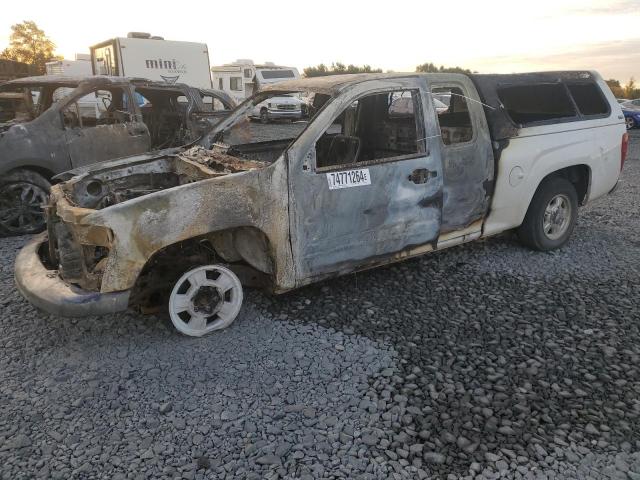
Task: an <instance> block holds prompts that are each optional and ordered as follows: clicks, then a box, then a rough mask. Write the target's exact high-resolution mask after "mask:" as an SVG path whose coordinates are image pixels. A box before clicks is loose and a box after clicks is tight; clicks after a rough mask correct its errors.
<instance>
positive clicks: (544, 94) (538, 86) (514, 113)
mask: <svg viewBox="0 0 640 480" xmlns="http://www.w3.org/2000/svg"><path fill="white" fill-rule="evenodd" d="M498 97H499V99H500V102H501V103H502V106H503V107H504V109H505V111H506V112H507V114H508V116H509V117H510V118H511V120H512V121H513V122H514V123H515V124H518V125H521V126H534V125H540V124H549V123H561V122H572V121H580V120H587V119H590V118H594V117H602V116H608V115H609V114H610V112H611V108H610V106H609V103H608V102H607V101H606V99H605V97H604V95H603V93H602V91H601V90H600V87H599V86H598V85H597V84H596V83H595V82H566V81H565V82H554V83H532V84H519V85H504V86H502V87H500V88H498Z"/></svg>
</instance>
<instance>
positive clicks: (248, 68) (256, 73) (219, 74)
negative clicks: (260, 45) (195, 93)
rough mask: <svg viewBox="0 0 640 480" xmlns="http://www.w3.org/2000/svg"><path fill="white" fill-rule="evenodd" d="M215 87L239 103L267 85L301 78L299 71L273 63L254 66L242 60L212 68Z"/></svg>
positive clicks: (248, 61)
mask: <svg viewBox="0 0 640 480" xmlns="http://www.w3.org/2000/svg"><path fill="white" fill-rule="evenodd" d="M211 75H212V81H213V85H214V86H215V87H216V88H217V89H218V90H222V91H224V92H227V93H228V94H229V95H231V96H232V97H233V98H234V99H235V100H236V101H237V102H238V103H241V102H242V101H244V100H245V99H247V98H249V97H250V96H251V95H253V94H254V93H256V92H258V91H260V90H261V89H262V88H264V87H265V86H267V85H271V84H273V83H277V82H282V81H285V80H294V79H297V78H300V73H298V69H297V68H294V67H284V66H280V65H275V64H274V63H272V62H265V63H264V64H254V63H253V60H247V59H240V60H236V61H235V62H233V63H229V64H226V65H218V66H214V67H211Z"/></svg>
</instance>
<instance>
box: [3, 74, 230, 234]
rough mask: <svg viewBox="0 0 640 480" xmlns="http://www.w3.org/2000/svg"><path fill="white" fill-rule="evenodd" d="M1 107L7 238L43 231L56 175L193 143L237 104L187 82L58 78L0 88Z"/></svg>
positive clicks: (34, 79) (23, 81)
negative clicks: (46, 209) (11, 235)
mask: <svg viewBox="0 0 640 480" xmlns="http://www.w3.org/2000/svg"><path fill="white" fill-rule="evenodd" d="M211 98H214V99H215V102H217V103H215V106H216V108H217V110H215V111H213V110H211V109H210V108H208V107H207V105H209V106H211V105H213V104H212V103H211V102H212V101H211ZM203 99H204V100H203ZM207 99H209V100H208V103H206V100H207ZM0 105H3V106H2V107H1V108H2V110H1V112H0V115H1V116H2V123H0V234H3V235H7V234H24V233H34V232H38V231H41V230H42V229H43V228H44V225H45V221H44V213H43V212H42V209H41V208H40V206H41V205H42V204H44V203H46V202H47V197H48V193H49V189H50V187H51V181H52V178H53V177H54V176H55V175H56V174H58V173H61V172H64V171H65V170H69V169H70V168H75V167H79V166H82V165H88V164H90V163H96V162H101V161H104V160H110V159H113V158H118V157H125V156H129V155H132V154H136V153H143V152H147V151H150V150H157V149H162V148H167V147H173V146H178V145H184V144H187V143H190V142H193V141H195V140H196V139H197V138H198V137H199V136H200V135H202V134H203V132H206V131H208V129H209V128H210V127H211V126H212V125H214V124H215V123H217V122H218V121H219V120H220V119H221V118H223V117H224V116H226V115H227V114H228V113H229V111H230V109H231V108H233V107H234V106H235V104H234V102H233V100H232V99H231V98H230V97H229V96H228V95H227V94H225V93H223V92H218V91H212V90H198V89H194V88H192V87H189V86H187V85H184V84H175V85H167V84H165V83H162V82H151V81H148V80H144V79H128V78H122V77H104V76H96V77H79V78H74V77H62V76H54V75H51V76H49V75H47V76H41V77H27V78H22V79H18V80H13V81H10V82H7V83H4V84H2V85H0Z"/></svg>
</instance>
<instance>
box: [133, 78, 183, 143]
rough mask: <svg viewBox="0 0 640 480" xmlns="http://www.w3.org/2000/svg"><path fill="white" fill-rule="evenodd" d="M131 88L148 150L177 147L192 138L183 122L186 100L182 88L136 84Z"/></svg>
mask: <svg viewBox="0 0 640 480" xmlns="http://www.w3.org/2000/svg"><path fill="white" fill-rule="evenodd" d="M135 91H136V95H135V98H136V102H137V103H138V105H139V107H140V111H141V112H142V121H143V122H144V123H145V125H146V126H147V128H148V129H149V134H150V136H151V148H152V149H161V148H170V147H178V146H181V145H185V144H186V143H189V142H190V141H192V140H194V138H193V134H192V132H191V130H190V129H189V126H188V124H187V115H188V113H189V111H188V110H189V106H190V103H189V101H188V100H186V97H185V94H184V92H183V91H182V90H179V89H175V90H174V89H168V88H154V87H136V88H135Z"/></svg>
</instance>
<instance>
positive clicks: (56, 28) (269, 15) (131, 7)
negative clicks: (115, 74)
mask: <svg viewBox="0 0 640 480" xmlns="http://www.w3.org/2000/svg"><path fill="white" fill-rule="evenodd" d="M11 5H12V6H11V8H5V9H3V12H2V17H1V18H0V48H3V47H4V46H6V44H7V43H8V42H9V34H10V27H11V25H12V24H14V23H17V22H21V21H23V20H34V21H35V22H36V23H37V24H38V25H39V26H40V28H42V29H44V31H45V32H46V33H47V35H49V37H50V38H51V39H52V40H53V41H54V42H55V43H56V45H57V51H58V53H59V54H62V55H64V56H65V58H69V59H73V57H74V54H75V53H76V52H78V53H88V49H89V46H90V45H93V44H95V43H98V42H101V41H103V40H106V39H108V38H112V37H116V36H126V34H127V32H129V31H142V32H150V33H151V34H153V35H161V36H164V37H165V38H166V39H168V40H189V41H195V42H205V43H207V44H208V45H209V53H210V56H211V59H210V60H211V65H219V64H223V63H228V62H231V61H233V60H235V59H238V58H250V59H253V60H254V61H256V62H264V61H272V62H275V63H277V64H281V65H288V66H295V67H298V68H299V69H300V70H301V71H302V68H304V67H306V66H309V65H316V64H318V63H325V64H330V63H331V62H333V61H340V62H343V63H345V64H349V63H355V64H369V65H371V66H372V67H379V68H382V69H384V70H395V71H414V69H415V66H416V65H418V64H420V63H424V62H434V63H436V64H438V65H439V64H444V65H448V66H455V65H459V66H461V67H466V68H471V69H473V70H478V71H480V72H483V73H489V72H496V73H508V72H522V71H530V70H541V69H546V70H548V69H596V70H598V71H600V72H601V73H602V74H603V75H604V76H605V77H606V78H611V77H613V78H617V79H620V80H622V82H623V83H626V81H627V80H628V78H629V77H631V76H632V75H633V76H635V78H636V80H640V0H601V1H592V0H566V1H564V0H534V1H530V2H521V1H517V0H507V1H500V0H482V1H463V0H458V1H449V2H429V1H425V0H423V1H415V2H414V1H406V0H392V1H378V0H369V1H367V2H348V1H346V0H322V1H317V2H312V1H308V0H307V1H294V0H271V1H267V0H263V1H255V0H244V1H225V2H213V1H209V2H197V1H190V0H184V1H182V2H171V3H168V2H162V1H158V2H154V3H153V4H152V3H150V2H141V1H121V0H109V1H104V2H86V1H83V2H81V1H66V2H65V1H55V2H53V1H51V0H46V1H44V0H32V1H30V2H25V3H21V2H12V4H11Z"/></svg>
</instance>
